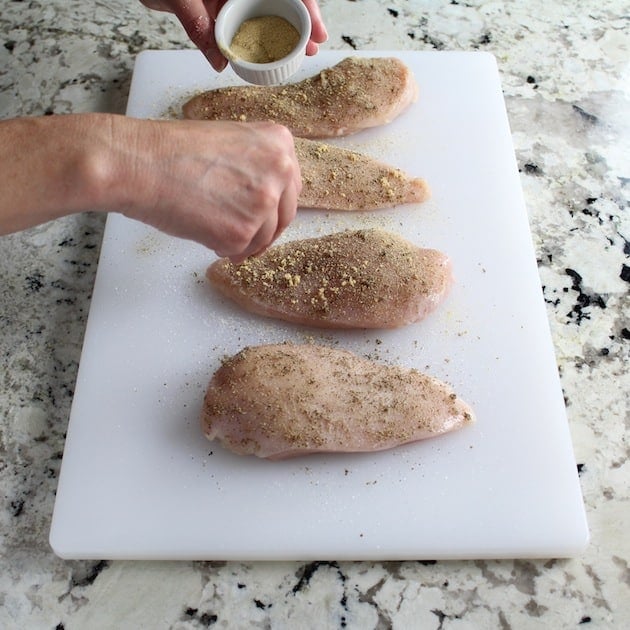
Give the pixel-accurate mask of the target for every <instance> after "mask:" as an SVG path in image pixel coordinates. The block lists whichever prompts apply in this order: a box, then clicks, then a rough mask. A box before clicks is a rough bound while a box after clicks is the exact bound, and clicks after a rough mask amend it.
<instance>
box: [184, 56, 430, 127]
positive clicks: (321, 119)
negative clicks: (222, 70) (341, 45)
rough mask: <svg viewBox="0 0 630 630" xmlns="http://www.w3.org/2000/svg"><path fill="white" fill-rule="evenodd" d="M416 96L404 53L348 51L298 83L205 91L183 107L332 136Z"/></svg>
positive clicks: (383, 118) (381, 120)
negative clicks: (359, 54) (364, 54)
mask: <svg viewBox="0 0 630 630" xmlns="http://www.w3.org/2000/svg"><path fill="white" fill-rule="evenodd" d="M417 96H418V86H417V84H416V82H415V79H414V77H413V75H412V73H411V71H410V70H409V68H407V66H406V65H405V64H404V63H403V62H402V61H401V60H400V59H397V58H395V57H373V58H366V57H348V58H347V59H344V60H343V61H341V62H340V63H338V64H337V65H335V66H333V67H332V68H327V69H326V70H322V71H321V72H320V73H319V74H317V75H315V76H313V77H310V78H308V79H305V80H303V81H300V82H299V83H291V84H287V85H277V86H256V85H247V86H233V87H224V88H217V89H214V90H209V91H207V92H203V93H201V94H198V95H197V96H194V97H193V98H191V99H190V100H189V101H188V102H186V103H185V104H184V106H183V113H184V117H185V118H191V119H195V120H237V121H243V122H252V121H273V122H276V123H280V124H282V125H286V126H287V127H288V128H289V129H290V130H291V131H292V133H293V135H294V136H300V137H303V138H330V137H335V136H345V135H348V134H351V133H355V132H357V131H360V130H362V129H367V128H369V127H377V126H379V125H384V124H387V123H389V122H391V121H392V120H394V118H396V117H397V116H398V115H399V114H400V113H401V112H403V111H404V110H405V109H406V108H407V107H408V106H409V105H410V104H411V103H413V102H414V101H415V100H416V99H417Z"/></svg>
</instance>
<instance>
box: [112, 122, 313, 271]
mask: <svg viewBox="0 0 630 630" xmlns="http://www.w3.org/2000/svg"><path fill="white" fill-rule="evenodd" d="M114 123H115V124H114V125H113V130H114V131H113V134H112V135H113V137H114V139H115V140H114V146H115V147H116V149H115V151H114V153H113V164H114V165H115V169H116V170H117V171H119V173H118V175H113V177H114V181H116V182H118V184H117V186H118V188H117V192H116V198H115V199H112V200H110V209H111V210H117V211H119V212H122V213H123V214H125V215H126V216H128V217H130V218H134V219H138V220H140V221H143V222H145V223H148V224H150V225H153V226H154V227H156V228H158V229H160V230H162V231H164V232H167V233H169V234H172V235H174V236H179V237H182V238H188V239H192V240H195V241H197V242H199V243H202V244H203V245H205V246H207V247H209V248H210V249H213V250H214V251H215V252H216V253H217V254H218V255H219V256H226V257H229V258H230V259H231V260H232V261H233V262H241V261H242V260H244V259H245V258H246V257H247V256H251V255H255V254H258V253H261V252H262V251H264V250H265V249H266V248H267V247H268V246H269V245H270V244H271V243H272V242H273V241H274V240H275V239H276V238H277V237H278V236H279V235H280V234H281V233H282V231H283V230H284V228H285V227H286V226H287V225H289V223H290V222H291V221H292V220H293V218H294V217H295V214H296V209H297V199H298V196H299V194H300V191H301V189H302V180H301V176H300V169H299V165H298V162H297V159H296V157H295V152H294V145H293V136H292V135H291V133H290V132H289V131H288V130H287V129H286V127H282V126H280V125H276V124H273V123H240V122H239V123H236V122H200V121H148V120H134V119H128V118H122V117H121V118H116V119H114Z"/></svg>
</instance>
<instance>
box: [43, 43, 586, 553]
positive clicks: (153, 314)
mask: <svg viewBox="0 0 630 630" xmlns="http://www.w3.org/2000/svg"><path fill="white" fill-rule="evenodd" d="M365 54H366V55H380V54H394V55H396V56H398V57H400V58H401V59H403V60H404V61H405V62H406V63H407V64H408V65H409V66H410V68H411V69H412V71H413V73H414V74H415V77H416V79H417V81H418V83H419V85H420V98H419V100H418V102H417V103H415V104H414V105H413V106H412V107H411V108H410V109H409V110H408V111H406V112H405V113H404V114H403V115H402V116H401V117H400V118H399V119H397V120H396V121H394V122H393V123H391V124H390V125H388V126H385V127H382V128H379V129H375V130H372V131H369V132H362V133H360V134H357V135H355V136H351V137H349V138H346V139H343V140H339V141H337V142H338V143H339V144H342V145H344V146H348V147H350V148H353V149H355V150H360V151H363V152H365V153H368V154H370V155H373V156H374V157H377V158H380V159H383V160H387V161H389V162H391V163H393V164H395V165H397V166H399V167H402V168H404V169H405V170H406V171H408V172H409V173H411V174H414V175H418V176H422V177H425V178H426V179H427V180H428V182H429V183H430V185H431V187H432V189H433V198H432V200H431V201H430V202H428V203H425V204H423V205H414V206H409V207H405V208H396V209H393V210H386V211H380V212H376V213H368V214H352V213H350V214H344V213H329V214H326V213H321V212H314V211H301V212H300V216H299V218H298V220H297V221H296V222H295V223H294V224H293V225H292V226H291V227H290V228H289V230H288V231H287V232H286V238H294V237H304V236H309V235H316V234H322V233H327V232H332V231H335V230H339V229H343V228H346V227H368V226H378V227H382V228H385V229H389V230H392V231H397V232H399V233H401V234H403V235H405V236H406V237H407V238H409V239H410V240H412V241H414V242H415V243H417V244H418V245H422V246H427V247H436V248H439V249H442V250H444V251H446V252H448V253H449V254H450V255H451V257H452V259H453V264H454V270H455V276H456V284H455V286H454V288H453V290H452V293H451V294H450V296H449V297H448V299H447V301H446V302H445V303H444V304H443V305H442V306H441V308H440V309H439V310H438V311H437V312H436V313H434V314H433V315H431V316H430V317H429V318H428V319H427V320H425V321H424V322H422V323H419V324H415V325H412V326H409V327H406V328H404V329H402V330H396V331H371V332H363V331H355V332H347V331H346V332H330V331H329V332H322V331H318V330H308V329H303V328H300V327H297V326H290V325H288V324H283V323H279V322H276V321H273V320H268V319H262V318H259V317H255V316H252V315H248V314H246V313H244V312H242V311H240V310H239V309H238V308H237V307H235V306H233V305H232V304H230V303H228V302H227V301H225V300H224V299H222V298H220V297H219V296H218V295H217V294H215V293H214V292H213V291H212V289H211V288H210V287H209V286H208V285H207V283H206V282H205V280H204V272H205V269H206V267H207V265H208V264H209V263H210V262H211V261H212V260H214V255H213V254H212V253H211V252H209V251H206V250H204V248H202V247H200V246H198V245H195V244H192V243H190V242H185V241H181V240H177V239H174V238H170V237H167V236H165V235H163V234H161V233H159V232H156V231H154V230H153V229H151V228H148V227H146V226H144V225H142V224H140V223H136V222H134V221H131V220H128V219H125V218H123V217H121V216H117V215H110V216H109V218H108V222H107V227H106V232H105V236H104V240H103V247H102V253H101V260H100V264H99V269H98V273H97V278H96V284H95V287H94V296H93V299H92V306H91V310H90V315H89V321H88V325H87V330H86V334H85V344H84V349H83V354H82V357H81V365H80V369H79V374H78V380H77V384H76V393H75V397H74V402H73V406H72V413H71V418H70V424H69V427H68V435H67V440H66V447H65V452H64V457H63V464H62V470H61V475H60V480H59V488H58V493H57V498H56V504H55V510H54V516H53V521H52V528H51V534H50V542H51V545H52V547H53V549H54V551H55V552H56V553H57V554H58V555H60V556H62V557H64V558H136V559H139V558H156V559H157V558H162V559H244V560H257V559H300V560H308V559H336V560H341V559H442V558H500V557H552V556H555V557H558V556H571V555H575V554H578V553H579V552H580V551H581V550H583V549H584V547H585V546H586V544H587V540H588V529H587V525H586V520H585V515H584V509H583V503H582V497H581V493H580V487H579V482H578V477H577V472H576V466H575V460H574V457H573V453H572V448H571V442H570V435H569V431H568V427H567V420H566V415H565V409H564V403H563V397H562V391H561V388H560V382H559V379H558V373H557V369H556V363H555V358H554V352H553V348H552V343H551V338H550V333H549V328H548V322H547V318H546V312H545V307H544V303H543V299H542V293H541V289H540V281H539V277H538V273H537V268H536V262H535V258H534V252H533V248H532V243H531V239H530V232H529V227H528V222H527V214H526V210H525V206H524V203H523V197H522V192H521V188H520V183H519V176H518V171H517V166H516V161H515V157H514V151H513V147H512V143H511V136H510V130H509V127H508V121H507V117H506V112H505V107H504V102H503V98H502V94H501V86H500V81H499V75H498V72H497V67H496V63H495V60H494V58H493V57H492V56H490V55H488V54H485V53H456V52H453V53H450V52H439V53H432V52H427V53H424V52H397V53H373V52H370V53H365ZM344 56H345V55H344V53H341V52H323V53H320V54H319V55H318V56H317V57H315V58H312V59H310V58H309V59H307V60H306V62H305V64H304V66H303V69H302V70H301V74H300V75H299V77H298V78H302V77H305V76H308V75H310V74H313V73H315V72H317V71H318V70H320V69H321V68H323V67H325V66H329V65H332V64H334V63H336V62H338V61H340V60H341V59H342V58H343V57H344ZM239 82H240V80H238V79H237V78H236V77H235V75H233V74H232V73H231V71H229V70H228V71H226V72H225V73H224V74H223V75H221V76H220V77H218V78H217V77H216V76H215V75H214V74H213V73H212V72H211V71H210V70H209V68H208V66H207V62H206V61H205V60H204V59H203V57H202V56H201V55H200V54H199V53H197V52H193V51H174V52H166V51H151V52H145V53H142V54H141V55H139V57H138V59H137V63H136V67H135V71H134V77H133V82H132V85H131V92H130V96H129V107H128V114H129V115H130V116H136V117H161V116H169V115H170V116H172V115H173V111H178V108H179V107H180V105H181V103H182V102H183V101H184V100H185V99H186V98H187V97H188V96H190V95H191V94H192V93H194V92H196V91H198V90H200V89H207V88H212V87H216V86H220V85H227V84H231V83H239ZM217 185H220V183H218V184H217ZM283 340H293V341H309V340H311V341H315V342H319V343H325V344H336V345H339V346H340V347H345V348H349V349H351V350H354V351H356V352H357V353H359V354H362V355H368V356H370V357H372V358H375V359H377V360H380V361H383V362H393V363H398V364H401V365H407V366H414V367H417V368H420V369H422V370H425V371H428V372H429V373H431V374H433V375H435V376H437V377H439V378H442V379H444V380H446V381H448V382H450V383H451V384H452V385H453V386H454V387H455V389H456V390H457V391H458V393H459V394H460V396H461V397H462V398H464V399H465V400H466V401H468V402H469V403H470V404H472V405H473V407H474V408H475V411H476V413H477V417H478V420H477V423H476V425H474V426H472V427H470V428H466V429H464V430H462V431H459V432H456V433H452V434H449V435H446V436H443V437H440V438H436V439H434V440H432V441H425V442H422V443H417V444H414V445H409V446H405V447H402V448H398V449H394V450H391V451H386V452H381V453H377V454H361V455H347V456H346V455H329V456H319V455H318V456H308V457H303V458H298V459H294V460H290V461H283V462H268V461H262V460H258V459H256V458H251V457H250V458H247V457H239V456H236V455H232V454H230V453H229V452H226V451H225V450H223V449H222V448H221V447H220V446H219V445H217V444H214V443H210V442H208V441H207V440H206V439H205V438H204V437H203V436H202V434H201V431H200V428H199V425H198V417H199V412H200V407H201V402H202V398H203V394H204V390H205V388H206V385H207V382H208V380H209V379H210V376H211V374H212V373H213V371H214V370H215V369H216V368H217V367H218V366H219V363H220V359H221V357H223V356H224V355H226V354H232V353H234V352H236V351H238V350H239V349H240V348H242V347H243V346H244V345H247V344H258V343H266V342H272V341H283Z"/></svg>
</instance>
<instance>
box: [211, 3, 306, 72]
mask: <svg viewBox="0 0 630 630" xmlns="http://www.w3.org/2000/svg"><path fill="white" fill-rule="evenodd" d="M265 15H277V16H279V17H281V18H284V19H285V20H287V21H288V22H290V23H291V24H292V25H293V26H294V27H295V28H296V29H297V31H298V33H299V34H300V39H299V41H298V44H297V46H296V47H295V48H294V49H293V50H292V51H291V52H290V53H289V54H288V55H287V56H286V57H283V58H282V59H279V60H278V61H272V62H271V63H252V62H250V61H245V60H244V59H239V58H238V57H236V56H235V55H233V54H232V53H231V52H230V43H231V42H232V38H233V37H234V35H235V34H236V31H237V30H238V28H239V26H240V25H241V24H242V23H243V22H244V21H245V20H249V19H250V18H254V17H261V16H265ZM310 36H311V16H310V15H309V13H308V10H307V9H306V7H305V6H304V3H303V2H302V0H254V1H252V0H228V2H226V3H225V4H224V5H223V8H222V9H221V11H219V15H218V16H217V21H216V23H215V25H214V37H215V39H216V42H217V45H218V47H219V50H220V51H221V52H222V53H223V54H224V55H225V56H226V57H227V59H228V61H229V62H230V66H232V69H233V70H234V72H236V74H238V76H239V77H241V78H242V79H244V80H245V81H247V82H248V83H256V84H258V85H278V84H279V83H283V82H284V81H286V80H287V79H288V78H289V77H290V76H291V75H293V74H295V73H296V72H297V71H298V69H299V68H300V66H301V65H302V61H303V60H304V56H305V54H306V44H307V43H308V40H309V39H310Z"/></svg>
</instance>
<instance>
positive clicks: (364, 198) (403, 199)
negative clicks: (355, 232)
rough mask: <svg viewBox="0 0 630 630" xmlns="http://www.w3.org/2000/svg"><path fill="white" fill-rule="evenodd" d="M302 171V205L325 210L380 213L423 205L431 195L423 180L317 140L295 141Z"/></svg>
mask: <svg viewBox="0 0 630 630" xmlns="http://www.w3.org/2000/svg"><path fill="white" fill-rule="evenodd" d="M295 152H296V155H297V158H298V162H299V163H300V170H301V172H302V192H301V193H300V197H299V199H298V205H299V206H301V207H303V208H319V209H322V210H377V209H379V208H391V207H392V206H395V205H398V204H403V203H421V202H423V201H426V200H427V199H428V198H429V197H430V195H431V193H430V191H429V186H428V185H427V183H426V182H425V181H424V180H423V179H420V178H419V177H409V176H408V175H406V174H405V173H404V172H403V171H401V170H400V169H397V168H394V167H392V166H389V165H388V164H384V163H383V162H379V161H377V160H374V159H372V158H370V157H368V156H366V155H363V154H361V153H357V152H355V151H349V150H347V149H342V148H339V147H335V146H332V145H330V144H324V143H323V142H318V141H316V140H306V139H304V138H295Z"/></svg>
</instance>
